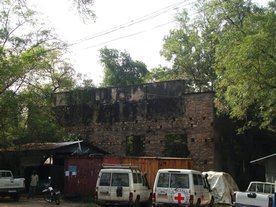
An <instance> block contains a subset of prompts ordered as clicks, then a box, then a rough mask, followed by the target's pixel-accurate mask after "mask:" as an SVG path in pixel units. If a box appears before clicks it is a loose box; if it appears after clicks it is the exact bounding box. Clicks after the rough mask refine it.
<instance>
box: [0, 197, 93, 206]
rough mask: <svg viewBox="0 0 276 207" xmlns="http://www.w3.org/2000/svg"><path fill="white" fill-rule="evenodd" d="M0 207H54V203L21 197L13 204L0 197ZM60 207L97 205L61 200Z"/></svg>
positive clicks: (41, 199)
mask: <svg viewBox="0 0 276 207" xmlns="http://www.w3.org/2000/svg"><path fill="white" fill-rule="evenodd" d="M0 206H1V207H21V206H22V207H27V206H28V207H55V206H57V205H55V203H46V201H44V200H43V198H41V197H39V198H34V199H27V198H26V197H21V198H20V200H19V201H18V202H14V201H13V200H12V199H10V198H8V197H7V198H1V197H0ZM59 206H62V207H97V205H95V204H92V203H82V202H71V201H64V200H61V202H60V205H59Z"/></svg>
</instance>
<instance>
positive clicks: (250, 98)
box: [162, 0, 276, 131]
mask: <svg viewBox="0 0 276 207" xmlns="http://www.w3.org/2000/svg"><path fill="white" fill-rule="evenodd" d="M197 8H198V10H199V12H198V15H197V16H196V18H194V19H189V18H188V15H187V13H186V12H183V13H180V14H178V15H177V20H178V23H179V28H178V29H175V30H172V31H170V34H169V35H168V36H167V37H166V38H165V42H164V46H163V50H162V55H164V56H165V57H166V58H167V60H169V61H172V63H173V67H172V68H173V69H171V71H174V73H171V74H175V75H174V77H173V78H182V79H185V80H186V81H187V87H188V88H191V89H193V90H194V91H202V90H205V89H211V90H212V88H213V87H215V91H216V95H217V103H220V104H218V105H219V106H221V107H219V109H220V111H222V112H225V113H228V114H229V115H230V117H232V118H233V119H236V120H240V121H242V122H243V123H244V125H243V126H244V127H243V128H241V129H246V128H248V127H255V126H257V127H260V128H262V129H268V130H272V131H275V130H276V124H275V117H276V106H275V100H276V97H275V96H276V92H275V87H276V78H275V77H276V70H275V64H276V63H275V61H276V57H275V48H276V47H275V44H276V43H275V31H276V30H275V29H276V21H275V18H276V13H275V8H276V7H275V3H272V2H271V3H270V7H268V8H260V7H258V6H256V5H254V4H252V3H251V1H249V0H246V1H244V0H233V1H224V0H212V1H207V2H206V1H199V2H198V4H197Z"/></svg>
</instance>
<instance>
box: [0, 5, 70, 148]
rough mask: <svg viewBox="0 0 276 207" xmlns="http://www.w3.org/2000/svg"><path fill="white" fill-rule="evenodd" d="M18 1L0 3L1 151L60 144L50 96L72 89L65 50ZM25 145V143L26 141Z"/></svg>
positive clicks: (60, 137) (58, 130)
mask: <svg viewBox="0 0 276 207" xmlns="http://www.w3.org/2000/svg"><path fill="white" fill-rule="evenodd" d="M43 28H44V27H43V24H39V21H38V20H37V19H35V16H34V12H33V11H31V10H29V9H28V8H27V7H26V6H25V5H23V4H21V3H18V1H8V0H4V1H2V2H0V117H1V118H0V145H1V146H9V145H12V144H14V143H22V142H23V141H24V140H25V141H33V142H39V141H47V139H48V140H49V139H51V140H57V138H59V139H62V136H61V135H60V134H59V132H61V131H62V130H60V129H59V128H58V126H57V125H56V123H55V119H54V114H53V113H52V111H51V110H52V103H53V102H51V93H53V92H58V91H62V90H64V89H70V88H72V87H73V86H74V84H75V81H74V78H73V77H74V70H73V68H72V67H71V66H70V64H68V63H67V61H66V60H65V59H63V58H62V54H63V50H64V48H65V45H64V44H63V43H62V42H60V41H58V39H57V37H56V36H55V35H53V33H52V31H50V30H47V29H43ZM26 137H27V138H28V139H25V138H26Z"/></svg>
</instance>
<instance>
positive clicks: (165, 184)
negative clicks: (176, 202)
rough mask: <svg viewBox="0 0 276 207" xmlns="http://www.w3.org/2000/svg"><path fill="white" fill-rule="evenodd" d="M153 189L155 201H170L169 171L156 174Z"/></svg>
mask: <svg viewBox="0 0 276 207" xmlns="http://www.w3.org/2000/svg"><path fill="white" fill-rule="evenodd" d="M155 189H156V190H155V199H156V203H172V200H171V192H170V173H169V172H162V173H159V174H158V178H157V184H156V188H155Z"/></svg>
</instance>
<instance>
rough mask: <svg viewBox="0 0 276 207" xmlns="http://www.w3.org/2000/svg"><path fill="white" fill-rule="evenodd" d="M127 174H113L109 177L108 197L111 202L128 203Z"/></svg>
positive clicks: (128, 187)
mask: <svg viewBox="0 0 276 207" xmlns="http://www.w3.org/2000/svg"><path fill="white" fill-rule="evenodd" d="M129 181H130V178H129V173H128V172H113V173H112V177H111V187H110V196H111V200H113V201H128V200H129V192H130V182H129Z"/></svg>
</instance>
